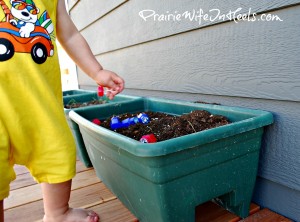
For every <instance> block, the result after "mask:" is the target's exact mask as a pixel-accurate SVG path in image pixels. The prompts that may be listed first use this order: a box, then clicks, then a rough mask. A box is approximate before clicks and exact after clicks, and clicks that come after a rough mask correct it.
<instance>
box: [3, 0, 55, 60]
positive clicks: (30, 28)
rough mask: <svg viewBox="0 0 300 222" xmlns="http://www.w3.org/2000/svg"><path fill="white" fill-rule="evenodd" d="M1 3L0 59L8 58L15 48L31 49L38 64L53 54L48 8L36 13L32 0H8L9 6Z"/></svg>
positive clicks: (38, 10) (22, 50)
mask: <svg viewBox="0 0 300 222" xmlns="http://www.w3.org/2000/svg"><path fill="white" fill-rule="evenodd" d="M0 6H1V9H0V10H3V12H4V14H5V18H4V19H3V20H2V21H1V22H0V62H4V61H7V60H9V59H11V58H12V57H13V56H14V53H15V52H18V53H30V54H31V57H32V59H33V61H34V62H36V63H37V64H42V63H44V62H45V61H46V60H47V58H48V57H51V56H53V55H54V46H53V44H52V39H55V37H54V34H53V29H54V28H53V24H52V21H51V19H50V17H49V14H48V12H47V11H44V12H43V13H41V15H40V16H39V13H40V9H39V8H38V7H37V6H36V5H35V3H34V2H33V0H10V8H9V6H7V5H6V3H5V2H4V0H0ZM51 34H53V35H51Z"/></svg>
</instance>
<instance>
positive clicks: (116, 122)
mask: <svg viewBox="0 0 300 222" xmlns="http://www.w3.org/2000/svg"><path fill="white" fill-rule="evenodd" d="M149 122H150V118H149V116H148V115H147V114H146V113H140V114H138V115H137V117H131V118H127V119H124V120H122V121H121V120H120V118H119V117H117V116H114V117H112V118H111V122H110V128H111V129H112V130H116V129H119V128H124V127H129V126H131V125H134V124H137V123H142V124H147V123H149Z"/></svg>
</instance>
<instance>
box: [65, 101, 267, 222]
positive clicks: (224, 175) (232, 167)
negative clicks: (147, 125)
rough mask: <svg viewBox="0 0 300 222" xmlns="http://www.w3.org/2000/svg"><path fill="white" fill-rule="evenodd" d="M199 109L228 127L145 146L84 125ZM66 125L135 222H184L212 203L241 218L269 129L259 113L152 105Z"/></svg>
mask: <svg viewBox="0 0 300 222" xmlns="http://www.w3.org/2000/svg"><path fill="white" fill-rule="evenodd" d="M199 109H202V110H203V109H204V110H207V111H209V112H211V113H212V114H219V115H224V116H226V117H227V118H229V120H230V121H231V122H233V123H231V124H229V125H225V126H221V127H217V128H213V129H209V130H205V131H202V132H198V133H194V134H190V135H186V136H182V137H178V138H174V139H170V140H166V141H162V142H158V143H152V144H145V143H140V142H139V141H135V140H133V139H130V138H128V137H125V136H123V135H121V134H118V133H115V132H113V131H110V130H108V129H105V128H103V127H101V126H96V125H95V124H93V123H91V122H90V120H91V119H93V118H96V117H97V118H101V119H105V118H107V117H110V116H112V115H118V114H122V113H128V112H129V113H136V112H142V111H154V112H164V113H168V114H173V115H181V114H184V113H189V112H190V111H192V110H199ZM70 118H71V119H72V120H74V121H75V122H77V123H78V125H79V128H80V131H81V133H82V135H83V139H84V142H85V144H86V147H87V151H88V153H89V156H90V158H91V161H92V163H93V166H94V168H95V171H96V173H97V176H98V177H99V178H100V179H101V180H102V181H103V182H104V183H105V184H106V185H107V186H108V188H109V189H111V191H112V192H113V193H115V195H116V196H117V197H118V198H119V199H120V200H121V201H122V202H123V203H124V204H125V205H126V207H127V208H128V209H129V210H131V212H132V213H133V214H135V215H136V216H137V218H138V219H139V220H140V221H141V222H144V221H147V222H154V221H155V222H162V221H163V222H180V221H182V222H192V221H195V207H196V206H197V205H199V204H201V203H204V202H206V201H209V200H211V199H213V198H218V200H219V202H221V203H222V204H223V205H224V207H226V208H227V209H229V210H230V211H232V212H234V213H235V214H237V215H239V216H240V217H243V218H244V217H246V216H247V215H248V212H249V206H250V202H251V197H252V192H253V188H254V184H255V179H256V174H257V167H258V159H259V150H260V146H261V139H262V135H263V127H264V126H267V125H269V124H271V123H272V122H273V117H272V114H271V113H269V112H265V111H260V110H250V109H244V108H237V107H226V106H217V105H207V104H194V103H188V102H178V101H172V100H164V99H154V98H142V99H139V100H135V101H131V102H128V103H123V104H120V106H117V107H115V108H114V109H111V108H110V107H95V108H93V109H85V110H84V109H82V110H76V111H71V112H70Z"/></svg>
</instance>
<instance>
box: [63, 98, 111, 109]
mask: <svg viewBox="0 0 300 222" xmlns="http://www.w3.org/2000/svg"><path fill="white" fill-rule="evenodd" d="M105 103H107V100H103V99H94V100H91V101H88V102H83V103H82V102H76V100H70V102H69V103H68V104H66V105H65V108H66V109H74V108H80V107H85V106H93V105H100V104H105Z"/></svg>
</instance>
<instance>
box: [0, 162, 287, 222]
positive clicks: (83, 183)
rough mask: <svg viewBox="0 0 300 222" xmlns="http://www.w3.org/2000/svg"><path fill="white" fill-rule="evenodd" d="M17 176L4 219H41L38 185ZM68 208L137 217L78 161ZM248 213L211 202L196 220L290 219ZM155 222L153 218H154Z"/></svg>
mask: <svg viewBox="0 0 300 222" xmlns="http://www.w3.org/2000/svg"><path fill="white" fill-rule="evenodd" d="M15 171H16V174H17V179H16V180H15V181H14V182H13V183H12V184H11V192H10V196H9V198H8V199H6V200H5V202H4V209H5V212H4V216H5V222H36V221H39V222H41V221H42V220H41V218H42V217H43V203H42V193H41V188H40V186H39V185H38V184H36V183H35V181H34V180H33V179H32V178H31V176H30V174H29V173H28V171H27V170H26V168H24V167H22V166H16V167H15ZM70 205H71V207H76V208H78V207H80V208H89V209H93V210H94V211H95V212H97V213H98V214H99V215H100V219H101V222H135V221H138V219H137V218H136V217H135V216H134V215H133V214H132V213H131V212H130V211H129V210H128V209H127V208H126V207H125V206H124V205H123V204H122V203H121V202H120V201H119V200H118V199H117V198H116V197H115V196H114V194H112V193H111V192H110V191H109V190H108V189H107V188H106V186H105V185H104V184H103V183H102V182H101V181H100V180H99V179H98V178H97V176H96V174H95V171H94V169H92V168H86V167H85V166H84V165H83V164H82V163H81V162H80V161H77V175H76V177H75V178H74V179H73V184H72V192H71V201H70ZM250 214H251V215H250V216H249V217H248V218H246V219H244V220H241V219H240V218H239V217H237V216H236V215H234V214H232V213H230V212H228V211H226V210H224V209H223V208H221V207H219V206H217V205H216V204H214V203H212V202H207V203H205V204H202V205H200V206H198V207H197V209H196V219H195V221H196V222H238V221H240V222H279V221H280V222H290V221H291V220H288V219H286V218H284V217H282V216H280V215H278V214H275V213H274V212H271V211H270V210H268V209H260V208H259V206H257V205H255V204H252V205H251V210H250ZM154 222H155V221H154Z"/></svg>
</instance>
